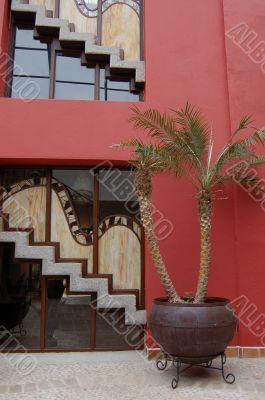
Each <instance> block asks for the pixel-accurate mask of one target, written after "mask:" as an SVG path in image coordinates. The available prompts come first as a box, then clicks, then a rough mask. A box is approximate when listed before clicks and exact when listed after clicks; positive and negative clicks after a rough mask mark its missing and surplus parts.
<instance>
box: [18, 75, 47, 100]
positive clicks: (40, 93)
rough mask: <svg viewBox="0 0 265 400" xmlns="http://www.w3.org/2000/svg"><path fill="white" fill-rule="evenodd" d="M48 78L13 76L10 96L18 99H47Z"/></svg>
mask: <svg viewBox="0 0 265 400" xmlns="http://www.w3.org/2000/svg"><path fill="white" fill-rule="evenodd" d="M49 88H50V79H49V78H31V77H27V78H24V77H13V82H12V93H11V97H13V98H20V99H22V98H23V99H48V98H49Z"/></svg>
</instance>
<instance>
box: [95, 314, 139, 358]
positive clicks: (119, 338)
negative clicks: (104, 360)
mask: <svg viewBox="0 0 265 400" xmlns="http://www.w3.org/2000/svg"><path fill="white" fill-rule="evenodd" d="M143 345H144V337H143V328H142V327H141V326H130V327H129V329H128V325H127V326H126V325H125V324H124V311H123V310H120V309H117V310H114V311H110V310H105V311H102V312H99V311H98V312H97V348H103V349H104V348H105V349H107V348H109V349H123V350H124V349H128V350H129V349H142V348H143Z"/></svg>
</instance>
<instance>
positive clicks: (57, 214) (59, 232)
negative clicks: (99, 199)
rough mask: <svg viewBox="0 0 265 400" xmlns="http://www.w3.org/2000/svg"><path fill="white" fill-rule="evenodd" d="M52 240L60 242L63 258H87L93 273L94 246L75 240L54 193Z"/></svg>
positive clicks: (90, 270) (89, 268) (89, 270)
mask: <svg viewBox="0 0 265 400" xmlns="http://www.w3.org/2000/svg"><path fill="white" fill-rule="evenodd" d="M51 240H52V242H60V254H61V257H62V258H85V259H87V260H88V273H92V272H93V246H92V245H90V246H82V245H81V244H78V243H77V242H76V241H75V240H74V238H73V236H72V234H71V232H70V229H69V225H68V223H67V220H66V218H65V215H64V212H63V209H62V206H61V203H60V201H59V199H58V196H57V194H56V193H55V192H54V191H53V192H52V220H51Z"/></svg>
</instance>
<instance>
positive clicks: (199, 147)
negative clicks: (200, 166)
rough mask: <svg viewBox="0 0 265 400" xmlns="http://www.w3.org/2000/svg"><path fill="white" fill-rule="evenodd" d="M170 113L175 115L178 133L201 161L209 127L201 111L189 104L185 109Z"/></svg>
mask: <svg viewBox="0 0 265 400" xmlns="http://www.w3.org/2000/svg"><path fill="white" fill-rule="evenodd" d="M172 111H173V112H174V113H175V114H176V118H175V122H176V123H177V126H178V131H180V132H181V134H182V135H183V137H184V138H185V141H186V142H187V143H188V144H189V146H190V147H191V148H192V150H193V152H194V153H195V154H196V156H197V157H198V158H199V159H202V156H203V154H204V152H205V150H206V148H207V145H208V143H209V125H208V123H207V122H206V121H205V120H204V117H203V115H202V113H201V111H200V110H199V109H198V108H196V107H195V106H192V105H191V104H190V103H189V102H187V104H186V106H185V108H183V109H181V110H172Z"/></svg>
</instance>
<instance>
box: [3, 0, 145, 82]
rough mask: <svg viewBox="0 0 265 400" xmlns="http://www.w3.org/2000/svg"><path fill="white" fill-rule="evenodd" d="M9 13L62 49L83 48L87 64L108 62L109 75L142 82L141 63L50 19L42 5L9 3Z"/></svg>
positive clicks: (20, 1)
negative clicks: (132, 75)
mask: <svg viewBox="0 0 265 400" xmlns="http://www.w3.org/2000/svg"><path fill="white" fill-rule="evenodd" d="M11 11H12V13H13V15H14V17H15V18H17V19H18V20H19V19H21V20H27V19H30V20H31V21H34V20H35V29H36V32H37V34H38V35H40V36H41V37H44V36H45V35H47V34H48V35H53V36H55V37H58V38H59V41H60V44H61V46H62V47H69V46H70V47H73V46H74V47H79V48H83V49H84V55H85V59H86V60H87V61H94V60H97V59H99V58H100V60H108V61H109V64H110V72H111V73H121V74H122V73H132V72H134V73H135V85H136V86H140V87H141V86H143V85H144V82H145V65H144V62H143V61H130V60H124V52H123V50H122V49H120V48H117V47H110V46H99V45H97V44H96V38H95V37H94V35H93V34H91V33H78V32H75V27H74V24H71V23H69V21H68V20H66V19H60V18H53V17H52V12H50V11H49V10H47V9H46V7H45V6H41V5H33V4H28V0H12V3H11Z"/></svg>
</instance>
